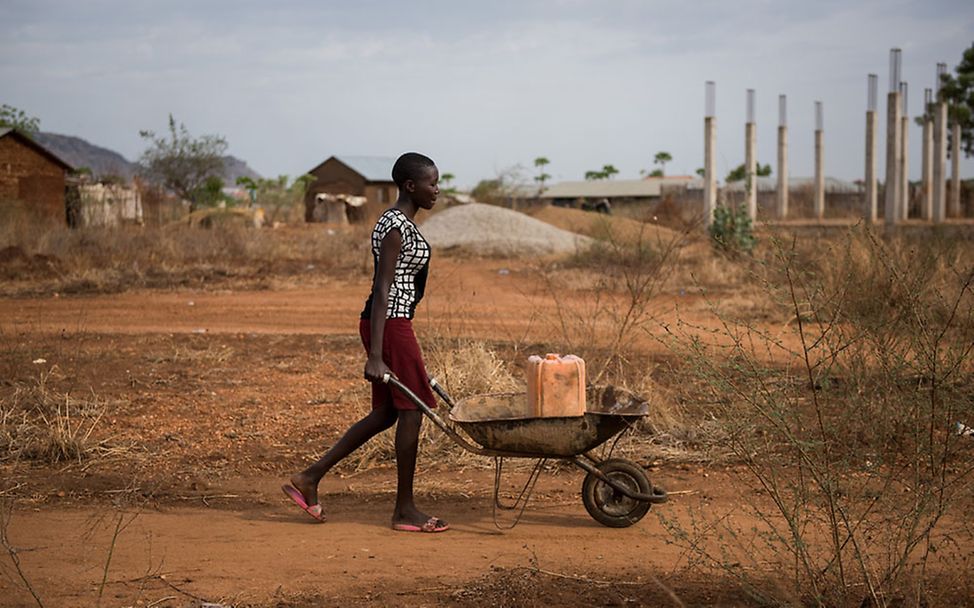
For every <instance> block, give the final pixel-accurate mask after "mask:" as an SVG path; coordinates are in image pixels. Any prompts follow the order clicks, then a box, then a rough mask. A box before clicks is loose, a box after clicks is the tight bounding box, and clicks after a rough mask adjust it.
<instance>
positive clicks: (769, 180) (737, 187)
mask: <svg viewBox="0 0 974 608" xmlns="http://www.w3.org/2000/svg"><path fill="white" fill-rule="evenodd" d="M755 181H756V183H757V188H758V192H774V191H776V190H777V189H778V178H777V177H774V176H768V177H757V178H755ZM814 187H815V178H813V177H792V178H789V179H788V189H789V190H798V189H800V188H809V189H811V188H814ZM724 189H725V190H727V191H728V192H743V191H744V180H740V181H736V182H731V183H729V184H727V185H726V186H724ZM825 191H826V192H830V193H833V194H855V193H857V192H862V189H861V188H860V187H859V186H858V185H856V184H854V183H852V182H847V181H843V180H841V179H836V178H834V177H826V178H825Z"/></svg>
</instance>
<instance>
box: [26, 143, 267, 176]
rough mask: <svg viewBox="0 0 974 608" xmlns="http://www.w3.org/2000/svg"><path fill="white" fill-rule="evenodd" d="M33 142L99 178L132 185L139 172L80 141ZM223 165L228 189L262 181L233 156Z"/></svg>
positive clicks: (111, 153)
mask: <svg viewBox="0 0 974 608" xmlns="http://www.w3.org/2000/svg"><path fill="white" fill-rule="evenodd" d="M34 139H36V140H37V142H38V143H39V144H41V145H42V146H44V147H45V148H47V149H48V150H50V151H51V152H53V153H55V154H56V155H58V156H59V157H61V158H62V159H63V160H64V161H65V162H67V163H69V164H71V165H73V166H74V167H75V168H78V169H80V168H82V167H88V168H89V169H91V172H92V173H93V174H94V176H95V177H96V178H102V177H108V176H112V175H117V176H119V177H121V178H123V179H124V180H125V181H130V180H131V179H132V178H133V177H134V176H136V175H138V172H139V165H138V163H133V162H130V161H129V160H127V159H126V158H125V157H124V156H122V155H121V154H119V153H118V152H115V151H114V150H109V149H108V148H102V147H101V146H96V145H94V144H92V143H89V142H87V141H85V140H84V139H81V138H80V137H74V136H71V135H61V134H58V133H45V132H43V131H41V132H39V133H35V134H34ZM223 161H224V170H223V175H221V177H222V178H223V183H224V184H226V185H227V186H232V185H234V184H235V183H236V181H237V178H238V177H242V176H246V177H250V178H252V179H259V178H260V174H259V173H257V172H256V171H254V170H253V169H251V168H250V166H249V165H247V162H246V161H243V160H240V159H239V158H237V157H235V156H230V155H227V156H224V157H223Z"/></svg>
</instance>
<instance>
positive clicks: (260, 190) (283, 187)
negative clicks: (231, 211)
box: [237, 175, 315, 224]
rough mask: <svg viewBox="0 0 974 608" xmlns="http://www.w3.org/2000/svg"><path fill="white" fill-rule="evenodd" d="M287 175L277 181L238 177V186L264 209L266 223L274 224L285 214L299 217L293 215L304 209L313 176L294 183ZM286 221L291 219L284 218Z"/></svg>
mask: <svg viewBox="0 0 974 608" xmlns="http://www.w3.org/2000/svg"><path fill="white" fill-rule="evenodd" d="M289 181H290V180H289V178H288V176H287V175H278V176H277V178H275V179H265V178H260V179H257V180H254V179H251V178H249V177H238V178H237V185H238V186H241V187H243V188H245V189H246V190H247V191H248V192H249V193H250V200H251V202H253V203H254V204H255V205H258V206H260V207H261V208H263V209H264V212H265V214H266V217H265V219H266V221H267V222H268V223H269V224H273V223H274V222H275V221H277V220H278V219H279V217H280V216H281V215H282V214H283V215H284V216H294V215H299V214H296V213H292V211H294V210H296V209H300V208H303V205H304V195H305V194H306V193H307V192H308V187H309V186H310V185H311V184H312V183H314V181H315V178H314V176H312V175H302V176H301V177H298V178H295V180H294V181H293V182H290V183H288V182H289ZM284 219H285V221H286V220H288V219H290V218H289V217H285V218H284Z"/></svg>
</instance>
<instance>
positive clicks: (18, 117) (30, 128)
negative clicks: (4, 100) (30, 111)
mask: <svg viewBox="0 0 974 608" xmlns="http://www.w3.org/2000/svg"><path fill="white" fill-rule="evenodd" d="M2 127H9V128H11V129H17V130H18V131H20V132H21V133H23V134H24V135H27V136H28V137H33V136H34V134H35V133H37V132H38V131H40V130H41V121H40V120H38V119H37V118H35V117H33V116H28V115H27V113H26V112H24V111H23V110H18V109H17V108H15V107H13V106H8V105H7V104H3V105H0V128H2Z"/></svg>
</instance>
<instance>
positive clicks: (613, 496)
mask: <svg viewBox="0 0 974 608" xmlns="http://www.w3.org/2000/svg"><path fill="white" fill-rule="evenodd" d="M599 470H600V471H601V472H602V473H603V474H604V475H605V476H606V477H608V478H609V479H611V480H613V481H615V482H616V483H618V484H619V485H621V486H624V487H626V488H628V489H629V490H631V491H632V492H633V493H639V494H651V493H652V492H653V485H652V484H651V483H650V482H649V478H648V477H646V473H644V472H643V470H642V468H640V467H639V465H637V464H636V463H634V462H630V461H628V460H623V459H621V458H613V459H610V460H606V461H605V462H603V463H602V464H600V465H599ZM582 503H583V504H584V505H585V510H586V511H588V514H589V515H591V516H592V518H593V519H594V520H595V521H597V522H599V523H600V524H602V525H603V526H608V527H610V528H627V527H629V526H631V525H633V524H634V523H636V522H637V521H639V520H640V519H642V518H643V516H645V515H646V513H648V512H649V507H650V504H649V503H648V502H643V501H641V500H636V499H634V498H629V497H628V496H626V495H625V494H623V493H622V492H620V491H618V490H615V489H613V488H612V486H610V485H609V484H607V483H605V482H604V481H602V480H601V479H599V478H598V477H596V476H595V475H594V474H592V473H589V474H588V475H586V476H585V481H583V482H582Z"/></svg>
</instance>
